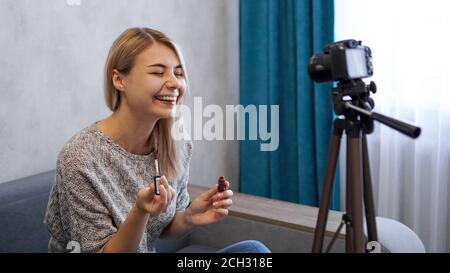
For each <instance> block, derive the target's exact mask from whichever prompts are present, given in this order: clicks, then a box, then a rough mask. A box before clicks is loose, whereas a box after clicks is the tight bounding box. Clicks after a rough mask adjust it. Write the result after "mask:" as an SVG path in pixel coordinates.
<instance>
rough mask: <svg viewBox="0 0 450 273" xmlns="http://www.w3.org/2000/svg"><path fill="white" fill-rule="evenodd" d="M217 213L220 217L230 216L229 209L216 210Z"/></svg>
mask: <svg viewBox="0 0 450 273" xmlns="http://www.w3.org/2000/svg"><path fill="white" fill-rule="evenodd" d="M215 212H216V213H217V214H219V215H220V216H227V215H228V210H227V209H223V208H219V209H215Z"/></svg>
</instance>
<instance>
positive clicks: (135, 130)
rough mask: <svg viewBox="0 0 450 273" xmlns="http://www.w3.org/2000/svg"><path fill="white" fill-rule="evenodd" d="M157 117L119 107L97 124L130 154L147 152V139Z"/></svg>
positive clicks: (148, 150)
mask: <svg viewBox="0 0 450 273" xmlns="http://www.w3.org/2000/svg"><path fill="white" fill-rule="evenodd" d="M157 121H158V118H156V117H152V116H148V115H147V116H144V115H139V114H137V113H133V112H132V111H130V109H129V108H128V107H126V106H125V107H119V109H117V110H116V111H115V112H114V113H113V114H112V115H111V116H109V117H108V118H107V119H105V120H103V121H100V122H99V123H98V125H97V127H98V128H99V129H101V130H102V131H103V132H104V133H105V134H106V135H107V136H108V137H109V138H111V139H112V140H113V141H114V142H115V143H117V144H118V145H120V146H121V147H122V148H124V149H125V150H127V151H128V152H130V153H132V154H138V155H145V154H149V153H150V152H151V150H152V148H153V147H151V145H150V143H148V140H149V138H150V135H151V133H152V131H153V128H154V127H155V124H156V122H157Z"/></svg>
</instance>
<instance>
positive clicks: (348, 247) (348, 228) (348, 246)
mask: <svg viewBox="0 0 450 273" xmlns="http://www.w3.org/2000/svg"><path fill="white" fill-rule="evenodd" d="M347 145H348V143H347ZM348 153H349V151H348V146H347V164H346V165H347V170H346V172H347V175H346V176H347V180H346V190H345V196H346V197H345V201H346V202H345V206H346V208H345V213H346V214H347V217H348V221H347V222H346V225H345V234H346V235H345V252H346V253H351V252H353V241H354V239H353V229H352V225H351V221H350V219H351V217H352V215H353V212H352V205H351V204H352V203H351V199H350V196H352V184H351V183H350V178H349V177H350V176H349V173H350V171H351V168H350V164H349V163H348V157H349V156H348Z"/></svg>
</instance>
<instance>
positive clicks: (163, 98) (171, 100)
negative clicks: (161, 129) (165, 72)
mask: <svg viewBox="0 0 450 273" xmlns="http://www.w3.org/2000/svg"><path fill="white" fill-rule="evenodd" d="M154 98H155V99H157V100H159V101H162V102H165V103H170V104H175V103H176V102H177V96H155V97H154Z"/></svg>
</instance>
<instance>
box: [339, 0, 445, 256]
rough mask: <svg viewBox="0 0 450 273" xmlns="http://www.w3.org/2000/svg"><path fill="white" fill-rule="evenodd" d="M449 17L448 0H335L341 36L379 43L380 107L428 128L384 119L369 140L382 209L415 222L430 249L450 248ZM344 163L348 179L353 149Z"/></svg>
mask: <svg viewBox="0 0 450 273" xmlns="http://www.w3.org/2000/svg"><path fill="white" fill-rule="evenodd" d="M449 18H450V1H446V0H420V1H412V0H394V1H391V0H389V1H388V0H377V1H374V0H372V1H362V0H335V20H336V23H335V33H336V40H343V39H349V38H353V39H357V40H362V41H363V44H365V45H367V46H369V47H370V48H371V49H372V54H373V63H374V76H373V77H372V78H369V79H365V81H366V82H369V81H370V80H373V81H375V82H376V84H377V86H378V92H377V93H376V94H375V95H372V97H373V98H374V100H375V105H376V106H375V109H374V111H377V112H380V113H383V114H386V115H388V116H391V117H394V118H397V119H400V120H404V121H407V122H410V123H413V124H416V125H418V126H420V127H421V128H422V134H421V136H420V137H419V138H418V139H416V140H413V139H411V138H409V137H407V136H404V135H402V134H400V133H399V132H397V131H394V130H392V129H390V128H389V127H386V126H384V125H382V124H380V123H377V122H376V125H375V126H376V129H375V132H374V133H373V134H371V135H369V136H368V140H369V153H370V163H371V171H372V180H373V188H374V197H375V205H376V210H377V215H379V216H383V217H388V218H392V219H396V220H398V221H400V222H402V223H404V224H405V225H407V226H409V227H410V228H411V229H412V230H413V231H415V232H416V233H417V235H418V236H419V237H420V238H421V239H422V241H423V243H424V244H425V248H426V250H427V251H429V252H450V228H449V227H450V201H448V199H449V196H450V186H449V183H450V84H449V82H450V57H449V56H450V20H449ZM343 140H345V139H343ZM343 144H344V141H343ZM343 149H345V145H343ZM343 149H341V151H342V150H343ZM340 165H341V181H342V184H345V179H344V178H345V153H341V156H340ZM342 186H343V187H342V194H341V196H342V197H343V198H342V200H341V204H342V205H343V204H344V198H345V196H344V194H343V193H345V185H342ZM342 207H343V208H345V207H344V206H342Z"/></svg>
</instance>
